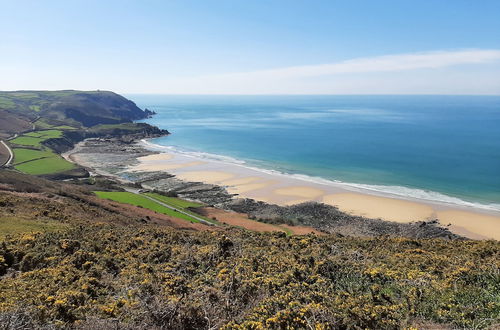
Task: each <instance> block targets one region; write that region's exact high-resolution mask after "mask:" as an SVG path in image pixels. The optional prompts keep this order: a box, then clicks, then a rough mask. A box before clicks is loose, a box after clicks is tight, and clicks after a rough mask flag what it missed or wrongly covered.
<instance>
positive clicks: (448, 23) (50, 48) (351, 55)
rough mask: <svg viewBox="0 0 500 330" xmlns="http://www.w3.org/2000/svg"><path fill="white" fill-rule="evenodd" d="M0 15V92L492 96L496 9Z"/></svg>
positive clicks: (453, 3) (143, 5) (108, 6)
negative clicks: (86, 91)
mask: <svg viewBox="0 0 500 330" xmlns="http://www.w3.org/2000/svg"><path fill="white" fill-rule="evenodd" d="M0 5H1V11H0V31H1V33H2V42H1V43H0V58H1V61H0V76H1V77H2V79H0V89H2V90H13V89H63V88H64V89H66V88H75V89H108V90H115V91H117V92H122V93H174V94H175V93H188V94H198V93H201V94H226V93H227V94H247V93H248V94H273V93H279V94H392V93H396V94H419V93H424V94H500V33H499V31H500V19H499V13H500V1H498V0H492V1H488V0H480V1H477V0H470V1H469V0H467V1H465V0H443V1H438V0H433V1H431V0H427V1H426V0H418V1H417V0H413V1H406V0H398V1H385V0H371V1H368V0H365V1H360V0H350V1H335V0H330V1H305V0H304V1H292V0H288V1H264V0H262V1H236V0H234V1H215V0H214V1H188V0H183V1H151V0H146V1H125V0H121V1H111V0H107V1H93V0H86V1H81V0H72V1H52V0H46V1H23V0H16V1H11V0H8V1H3V0H0ZM419 56H420V57H419ZM422 56H423V57H422ZM380 61H382V62H384V64H383V65H382V66H380ZM412 61H413V62H412ZM422 61H424V62H425V63H426V64H423V65H422V64H421V62H422ZM387 62H390V63H387ZM353 63H354V66H355V67H356V69H355V70H354V71H353V70H350V69H349V68H351V69H352V65H353ZM402 63H403V64H402ZM415 63H417V64H418V63H420V65H416V64H415ZM332 65H333V68H332Z"/></svg>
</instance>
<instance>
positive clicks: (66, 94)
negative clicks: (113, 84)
mask: <svg viewBox="0 0 500 330" xmlns="http://www.w3.org/2000/svg"><path fill="white" fill-rule="evenodd" d="M0 110H1V111H5V112H8V113H10V114H15V115H18V116H20V117H21V118H27V119H31V120H34V119H36V118H39V117H43V118H44V119H45V120H47V119H49V120H62V121H65V122H66V123H70V124H72V125H69V126H71V127H73V126H79V125H83V126H87V127H88V126H93V125H97V124H116V123H123V122H130V121H132V120H135V119H141V118H145V117H146V116H147V115H148V113H147V112H144V111H143V110H141V109H139V108H138V107H137V106H136V105H135V103H133V102H132V101H130V100H127V99H126V98H124V97H123V96H120V95H118V94H115V93H113V92H107V91H86V92H83V91H73V90H67V91H16V92H0ZM63 125H64V124H63Z"/></svg>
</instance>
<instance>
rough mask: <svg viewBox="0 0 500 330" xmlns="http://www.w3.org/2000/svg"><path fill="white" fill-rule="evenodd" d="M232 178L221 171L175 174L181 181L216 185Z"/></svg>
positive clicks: (229, 174) (232, 175) (231, 175)
mask: <svg viewBox="0 0 500 330" xmlns="http://www.w3.org/2000/svg"><path fill="white" fill-rule="evenodd" d="M234 176H235V175H234V174H231V173H228V172H221V171H183V172H181V173H179V174H177V177H178V178H179V179H181V180H185V181H193V182H205V183H211V184H218V183H220V182H222V181H224V180H229V179H231V178H233V177H234Z"/></svg>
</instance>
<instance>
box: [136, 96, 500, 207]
mask: <svg viewBox="0 0 500 330" xmlns="http://www.w3.org/2000/svg"><path fill="white" fill-rule="evenodd" d="M128 97H129V98H130V99H132V100H133V101H135V102H136V103H137V104H138V105H139V106H140V107H141V108H149V109H151V110H155V111H156V112H157V113H158V114H157V115H156V116H154V117H153V118H151V119H147V120H145V121H146V122H148V123H150V124H153V125H156V126H159V127H161V128H165V129H168V130H170V132H172V133H173V134H172V135H170V136H168V137H162V138H159V139H155V140H154V141H152V142H153V143H156V144H159V145H164V146H173V147H175V148H178V149H181V150H184V151H191V152H197V151H203V152H205V153H210V154H215V155H222V156H229V157H232V158H234V159H238V160H241V161H245V162H246V163H247V164H248V165H250V166H257V167H261V168H264V169H271V170H276V171H280V172H284V173H290V174H304V175H308V176H311V177H320V178H324V179H328V180H333V181H341V182H348V183H354V184H357V185H359V186H360V187H364V188H368V189H374V190H380V191H386V192H391V193H395V194H398V195H403V196H408V197H421V198H426V199H435V200H443V201H449V202H450V201H451V202H456V203H461V201H460V200H463V201H468V202H473V203H480V204H483V206H484V207H490V208H499V209H500V96H167V95H129V96H128ZM448 197H454V198H448ZM455 198H459V199H460V200H457V199H455ZM491 204H498V205H491Z"/></svg>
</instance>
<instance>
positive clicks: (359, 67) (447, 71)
mask: <svg viewBox="0 0 500 330" xmlns="http://www.w3.org/2000/svg"><path fill="white" fill-rule="evenodd" d="M498 63H500V50H481V49H471V50H458V51H436V52H422V53H412V54H398V55H387V56H377V57H369V58H357V59H352V60H347V61H341V62H337V63H331V64H319V65H305V66H294V67H285V68H277V69H270V70H259V71H253V72H237V73H227V74H218V75H210V76H199V77H190V78H176V79H175V78H174V79H172V78H171V79H168V80H165V81H162V82H160V81H159V83H158V85H157V86H158V88H159V89H161V91H160V90H158V91H159V92H166V93H172V94H176V93H180V94H185V93H187V94H323V93H324V94H357V93H359V94H362V93H367V94H371V93H374V94H391V93H396V94H400V93H405V94H406V93H410V94H419V93H431V94H433V93H444V94H448V93H451V94H455V93H464V92H465V93H467V91H469V93H480V94H491V93H493V94H498V93H499V92H500V89H499V86H500V77H498V76H497V72H498V70H499V69H500V66H499V65H498ZM464 65H465V66H464ZM471 65H472V66H471ZM487 65H489V66H494V70H493V71H490V73H485V72H484V67H485V66H487ZM429 69H432V70H429ZM462 72H463V73H464V74H462V75H458V76H460V77H461V79H458V80H457V79H455V80H452V79H451V78H450V79H448V78H447V76H448V77H451V76H455V77H458V76H457V74H460V73H462ZM478 82H482V84H481V86H477V84H478ZM417 83H418V86H417Z"/></svg>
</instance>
